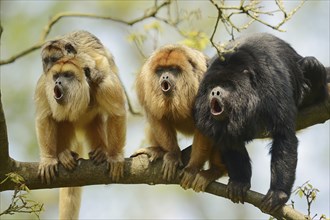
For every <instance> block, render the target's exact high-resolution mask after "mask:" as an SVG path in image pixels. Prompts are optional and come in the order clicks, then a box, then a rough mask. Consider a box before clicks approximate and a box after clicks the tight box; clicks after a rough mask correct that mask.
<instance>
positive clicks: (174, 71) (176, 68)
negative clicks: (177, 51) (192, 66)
mask: <svg viewBox="0 0 330 220" xmlns="http://www.w3.org/2000/svg"><path fill="white" fill-rule="evenodd" d="M168 70H169V71H170V72H172V73H175V74H178V73H180V72H181V68H180V67H178V66H170V67H169V68H168Z"/></svg>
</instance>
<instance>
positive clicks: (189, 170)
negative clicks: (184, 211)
mask: <svg viewBox="0 0 330 220" xmlns="http://www.w3.org/2000/svg"><path fill="white" fill-rule="evenodd" d="M198 171H199V169H198V168H196V167H191V166H186V167H185V168H184V169H183V171H182V173H181V174H180V175H181V176H182V179H181V182H180V185H181V187H182V188H184V189H186V190H187V189H190V188H192V185H193V183H194V180H195V178H196V175H197V173H198Z"/></svg>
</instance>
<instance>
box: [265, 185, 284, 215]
mask: <svg viewBox="0 0 330 220" xmlns="http://www.w3.org/2000/svg"><path fill="white" fill-rule="evenodd" d="M288 199H289V195H288V194H286V193H285V192H283V191H282V190H268V193H267V194H266V195H265V197H264V198H263V199H262V202H261V206H260V209H261V210H262V211H263V212H267V213H271V212H274V211H276V210H277V209H279V208H281V207H282V206H283V205H284V204H285V203H286V202H287V201H288Z"/></svg>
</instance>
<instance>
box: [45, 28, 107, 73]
mask: <svg viewBox="0 0 330 220" xmlns="http://www.w3.org/2000/svg"><path fill="white" fill-rule="evenodd" d="M79 54H80V56H81V55H82V54H88V56H91V57H93V58H95V56H97V55H99V54H101V55H103V56H105V54H106V51H105V50H104V47H103V45H102V43H101V42H100V40H99V39H98V38H97V37H95V36H94V35H93V34H91V33H89V32H87V31H75V32H71V33H68V34H66V35H64V36H61V37H58V38H57V39H54V40H51V41H48V42H46V43H45V44H44V46H43V47H42V51H41V56H42V64H43V69H44V72H48V71H49V69H50V68H51V67H52V66H53V65H54V64H55V63H56V62H57V61H59V60H61V61H62V62H64V61H67V60H70V59H73V58H74V57H76V56H78V55H79Z"/></svg>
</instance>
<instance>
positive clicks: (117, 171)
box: [107, 156, 125, 182]
mask: <svg viewBox="0 0 330 220" xmlns="http://www.w3.org/2000/svg"><path fill="white" fill-rule="evenodd" d="M107 162H108V166H107V169H108V170H109V175H110V178H111V180H112V181H114V182H118V181H119V179H120V178H122V177H124V164H125V160H124V157H122V156H112V157H108V159H107Z"/></svg>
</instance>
